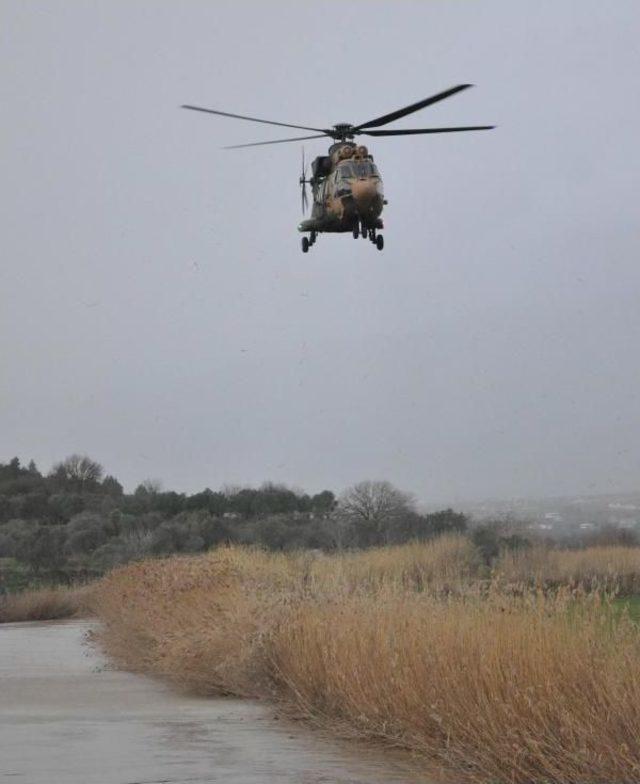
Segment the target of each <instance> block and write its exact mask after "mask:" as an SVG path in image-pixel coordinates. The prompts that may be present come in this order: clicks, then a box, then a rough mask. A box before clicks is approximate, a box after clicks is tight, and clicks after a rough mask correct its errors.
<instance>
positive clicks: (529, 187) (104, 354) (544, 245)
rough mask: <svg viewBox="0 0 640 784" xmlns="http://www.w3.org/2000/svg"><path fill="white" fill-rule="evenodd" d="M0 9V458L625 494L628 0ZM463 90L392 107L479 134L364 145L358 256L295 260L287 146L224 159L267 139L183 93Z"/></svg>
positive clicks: (133, 480) (634, 84) (638, 271)
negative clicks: (372, 215)
mask: <svg viewBox="0 0 640 784" xmlns="http://www.w3.org/2000/svg"><path fill="white" fill-rule="evenodd" d="M0 17H1V23H0V36H1V44H0V89H1V95H2V104H3V119H2V126H1V130H0V133H1V135H2V144H1V154H2V179H1V182H0V189H1V191H0V195H1V202H2V203H1V210H0V228H1V236H2V259H1V268H0V307H1V312H0V328H1V331H0V352H1V358H2V366H1V377H0V404H1V409H0V460H6V459H8V458H10V457H11V456H13V455H14V454H18V455H20V456H21V457H22V458H23V459H24V460H28V459H29V458H31V457H33V458H34V459H35V460H36V461H37V463H38V464H39V466H40V467H41V468H42V469H48V468H49V467H50V465H51V463H52V462H53V461H54V460H56V459H60V458H62V457H64V456H65V455H67V454H69V453H71V452H86V453H88V454H90V455H91V456H92V457H94V458H95V459H97V460H99V461H100V462H101V463H103V464H104V466H105V467H106V469H107V470H108V471H110V472H113V473H115V474H116V475H117V476H118V477H119V478H120V479H121V481H123V482H124V483H125V485H126V486H127V487H128V488H133V487H134V486H135V485H136V484H137V483H138V482H140V481H141V480H143V479H145V478H147V477H159V478H161V479H162V480H163V482H164V484H165V486H167V487H170V488H175V489H179V490H185V491H194V490H197V489H201V488H203V487H204V486H207V485H208V486H210V487H212V488H216V487H218V486H220V485H222V484H224V483H229V482H231V483H258V482H261V481H262V480H266V479H272V480H276V481H285V482H287V483H291V484H293V485H296V486H299V487H304V488H306V489H308V490H318V489H322V488H324V487H330V488H332V489H336V490H339V489H341V488H343V487H345V486H346V485H349V484H351V483H353V482H354V481H357V480H359V479H363V478H386V479H389V480H391V481H392V482H394V483H396V484H398V485H399V486H401V487H402V488H404V489H407V490H410V491H413V492H415V493H416V495H417V496H418V497H419V498H421V499H423V500H425V501H432V500H434V501H442V502H450V503H455V501H456V500H463V499H471V498H478V497H487V496H512V495H541V494H544V495H549V494H564V493H587V492H591V493H597V492H616V491H623V490H633V489H637V487H638V478H639V475H640V472H639V468H640V437H639V435H640V405H639V402H640V401H639V395H638V390H639V388H640V383H639V382H640V372H639V360H638V346H639V343H640V308H639V307H638V304H639V296H638V295H639V288H640V254H639V239H640V237H639V229H638V225H639V224H638V190H639V174H640V172H639V168H640V165H639V156H638V150H637V148H638V129H639V128H640V96H639V86H638V85H639V79H638V75H639V74H640V47H639V46H638V35H639V33H640V5H638V3H637V1H636V0H628V1H627V0H616V2H615V3H602V2H600V1H598V2H593V1H591V0H573V1H571V2H569V1H568V0H542V1H541V0H536V2H513V0H505V1H504V2H497V1H495V2H493V1H490V2H471V1H470V0H469V1H468V2H462V0H460V1H458V2H453V1H450V2H395V1H394V2H341V3H337V2H317V1H316V2H313V3H311V2H300V1H298V2H287V3H285V2H269V3H264V2H255V3H247V2H244V3H243V2H233V3H225V2H204V1H202V2H195V1H194V0H191V1H189V0H188V1H187V2H185V1H184V0H183V1H182V2H177V1H176V2H166V1H165V2H159V1H158V0H154V1H153V2H152V1H151V0H145V1H144V2H141V1H139V0H138V1H137V0H133V2H132V1H131V0H126V2H125V0H120V1H118V2H116V1H114V0H108V1H107V0H103V1H99V0H94V1H93V2H70V1H68V0H66V1H65V2H28V1H26V2H25V0H19V2H18V0H3V2H2V6H1V10H0ZM461 82H473V83H475V84H476V85H477V86H476V87H475V89H473V90H468V91H466V92H464V93H461V94H460V95H457V96H455V97H453V98H451V99H449V100H447V101H444V102H442V103H440V104H438V105H437V106H434V107H431V108H429V109H427V110H424V111H423V112H420V113H418V114H415V115H413V116H412V117H409V118H405V119H404V120H401V121H399V122H398V123H397V124H396V127H412V126H414V127H415V126H418V125H420V126H421V125H445V124H485V123H497V124H498V126H499V128H498V129H496V130H494V131H489V132H482V133H476V134H471V133H469V134H456V135H443V136H428V137H413V138H412V137H406V138H403V139H389V138H387V139H377V140H373V143H371V144H370V149H371V151H372V152H373V154H374V155H375V158H376V162H377V163H378V165H379V167H380V169H381V173H382V175H383V178H384V183H385V190H386V194H387V197H388V199H389V205H388V207H387V208H386V214H385V223H386V228H385V232H384V233H385V240H386V247H385V250H384V252H383V253H379V252H377V251H376V250H375V248H374V247H373V246H372V245H371V244H370V243H368V242H363V241H362V240H361V241H360V242H354V241H353V240H352V239H351V237H350V236H349V235H343V236H329V237H321V238H320V240H319V241H318V243H317V244H316V245H315V246H314V248H313V249H312V250H311V252H310V253H309V254H308V255H305V256H303V255H302V253H301V252H300V250H299V235H298V234H297V232H296V224H297V222H298V221H299V219H300V196H299V191H298V186H297V178H298V176H299V168H300V153H301V149H300V144H299V143H295V144H290V145H278V146H273V147H262V148H256V149H253V150H241V151H224V150H221V149H220V147H221V146H222V145H224V144H233V143H242V142H249V141H257V140H261V139H269V138H281V137H282V136H283V135H287V131H286V129H278V128H270V127H269V126H265V125H253V124H251V123H245V122H240V121H235V120H230V119H226V118H216V117H213V116H208V115H200V114H196V113H194V112H186V111H182V110H179V109H178V106H179V105H180V104H182V103H195V104H201V105H205V106H211V107H214V108H219V109H223V110H227V111H231V112H236V113H240V114H252V115H254V116H258V117H266V118H272V119H275V120H282V121H284V122H291V123H296V124H302V125H307V124H308V125H312V126H315V125H317V124H320V126H323V125H326V124H333V123H336V122H340V121H347V122H353V123H356V122H364V121H365V120H367V119H369V118H371V117H375V116H377V115H379V114H382V113H386V112H388V111H391V110H393V109H395V108H398V107H400V106H403V105H406V104H408V103H412V102H414V101H416V100H418V99H420V98H423V97H425V96H428V95H430V94H432V93H435V92H439V91H440V90H442V89H445V88H447V87H450V86H451V85H455V84H458V83H461ZM283 130H284V131H285V133H284V134H283V133H282V131H283ZM292 135H294V136H295V135H297V134H296V132H293V134H292ZM325 149H326V145H325V144H324V143H322V140H318V141H312V142H307V143H306V152H307V157H308V158H311V157H312V156H314V155H317V154H322V153H323V152H324V150H325Z"/></svg>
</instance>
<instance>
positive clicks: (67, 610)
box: [0, 588, 89, 623]
mask: <svg viewBox="0 0 640 784" xmlns="http://www.w3.org/2000/svg"><path fill="white" fill-rule="evenodd" d="M88 602H89V589H88V588H39V589H34V590H30V591H22V592H20V593H15V594H9V595H7V596H4V597H0V623H12V622H17V621H48V620H53V619H57V618H71V617H73V616H74V615H78V614H81V613H85V612H87V609H88Z"/></svg>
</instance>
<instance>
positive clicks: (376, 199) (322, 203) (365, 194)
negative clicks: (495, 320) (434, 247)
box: [181, 84, 495, 253]
mask: <svg viewBox="0 0 640 784" xmlns="http://www.w3.org/2000/svg"><path fill="white" fill-rule="evenodd" d="M468 87H472V85H470V84H459V85H457V86H456V87H451V88H449V89H448V90H444V91H443V92H441V93H437V94H436V95H432V96H431V97H429V98H424V99H423V100H422V101H418V102H417V103H412V104H411V105H410V106H405V107H404V108H403V109H397V110H396V111H395V112H389V114H383V115H382V116H381V117H376V118H374V119H373V120H368V121H367V122H363V123H360V124H359V125H352V124H351V123H337V124H336V125H334V126H333V127H332V128H312V127H309V126H308V125H292V124H291V123H284V122H275V121H273V120H260V119H258V118H257V117H246V116H244V115H242V114H231V113H230V112H221V111H218V110H217V109H206V108H203V107H202V106H191V105H188V104H183V106H182V107H181V108H183V109H192V110H193V111H196V112H207V113H208V114H218V115H222V116H223V117H234V118H236V119H238V120H250V121H251V122H258V123H264V124H266V125H280V126H284V127H285V128H299V129H300V130H304V131H316V132H317V133H316V134H314V135H313V136H296V137H293V138H288V139H274V140H271V141H264V142H252V143H250V144H233V145H231V146H228V147H225V148H224V149H226V150H237V149H240V148H242V147H261V146H263V145H267V144H283V143H285V142H299V141H306V140H307V139H321V138H324V137H329V138H331V139H333V140H334V142H335V143H334V144H332V145H331V147H329V150H328V154H327V155H320V156H318V157H317V158H316V159H315V160H314V161H313V162H312V164H311V171H312V175H311V177H310V178H309V179H307V171H306V167H305V162H304V149H303V153H302V176H301V177H300V181H299V182H300V186H301V188H302V214H303V215H304V213H305V211H306V209H307V206H308V198H307V185H310V186H311V190H312V194H313V207H312V210H311V217H310V218H308V219H307V220H303V221H302V222H301V223H300V224H299V225H298V231H300V232H302V233H303V234H304V235H305V236H304V237H302V243H301V244H302V252H303V253H308V251H309V248H310V247H311V246H312V245H314V244H315V242H316V240H317V238H318V235H319V234H320V233H322V232H349V233H351V234H352V235H353V238H354V239H358V237H363V238H364V239H369V240H371V242H372V243H374V244H375V246H376V247H377V248H378V250H382V249H383V248H384V237H383V235H382V234H379V233H378V231H379V230H380V229H382V228H383V222H382V218H381V217H380V216H381V214H382V208H383V206H384V205H385V204H386V203H387V201H386V199H385V198H384V190H383V186H382V178H381V176H380V172H379V171H378V167H377V166H376V164H375V163H374V160H373V156H372V155H371V154H370V153H369V150H368V149H367V147H365V146H364V145H358V144H356V143H355V142H354V141H353V138H354V136H360V135H361V134H362V135H364V136H410V135H413V134H423V133H453V132H458V131H488V130H491V129H492V128H494V127H495V126H493V125H468V126H462V127H444V128H408V129H406V128H403V129H398V130H382V131H381V130H377V129H378V128H380V127H381V126H383V125H387V124H388V123H390V122H393V121H394V120H399V119H400V118H401V117H405V116H406V115H407V114H412V113H413V112H417V111H419V110H420V109H424V108H425V107H427V106H431V105H432V104H434V103H438V101H443V100H444V99H445V98H450V97H451V96H452V95H455V94H456V93H459V92H460V91H461V90H466V89H467V88H468ZM372 129H376V130H372ZM307 234H308V235H309V236H306V235H307Z"/></svg>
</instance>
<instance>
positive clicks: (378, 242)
mask: <svg viewBox="0 0 640 784" xmlns="http://www.w3.org/2000/svg"><path fill="white" fill-rule="evenodd" d="M375 243H376V248H377V249H378V250H382V249H383V248H384V237H383V236H382V234H378V236H377V237H376V239H375Z"/></svg>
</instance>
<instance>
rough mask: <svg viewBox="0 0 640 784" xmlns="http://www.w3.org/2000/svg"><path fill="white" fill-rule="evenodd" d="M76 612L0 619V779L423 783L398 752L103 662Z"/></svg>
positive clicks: (91, 783) (27, 782)
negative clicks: (68, 616) (67, 616)
mask: <svg viewBox="0 0 640 784" xmlns="http://www.w3.org/2000/svg"><path fill="white" fill-rule="evenodd" d="M88 628H89V625H88V624H87V623H85V622H49V623H16V624H6V625H2V626H0V782H5V781H6V782H7V784H9V782H12V784H13V782H15V783H16V784H18V782H20V784H22V783H23V782H24V784H161V783H162V784H169V782H172V783H174V782H175V784H182V782H185V784H186V783H187V782H195V783H196V784H205V782H224V783H225V784H276V783H277V784H347V783H348V784H418V782H420V784H424V779H422V778H419V777H418V775H417V774H416V773H415V772H412V771H411V768H410V767H409V764H410V763H408V762H406V761H405V758H404V756H402V757H400V756H398V757H396V756H394V755H391V754H390V753H386V752H378V751H375V750H371V749H369V748H367V747H364V746H361V745H359V744H355V743H348V742H339V741H333V740H330V739H327V738H326V737H323V736H322V734H320V733H316V732H314V731H313V730H310V729H309V728H307V727H305V726H304V725H300V724H293V723H291V722H289V721H278V720H276V718H275V716H274V710H273V708H272V707H270V706H268V705H263V704H258V703H254V702H250V701H245V700H228V699H204V698H202V699H201V698H194V697H185V696H183V695H180V694H177V693H175V692H174V691H172V690H170V689H169V688H168V687H166V686H165V685H163V684H161V683H159V682H158V681H155V680H152V679H150V678H145V677H142V676H138V675H132V674H130V673H126V672H118V671H115V670H112V669H109V668H107V667H106V666H105V665H106V663H105V661H104V660H103V659H102V658H101V656H100V655H99V653H97V652H96V651H95V650H94V649H93V648H92V647H90V646H88V645H86V644H85V643H84V637H85V635H86V632H87V630H88Z"/></svg>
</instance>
